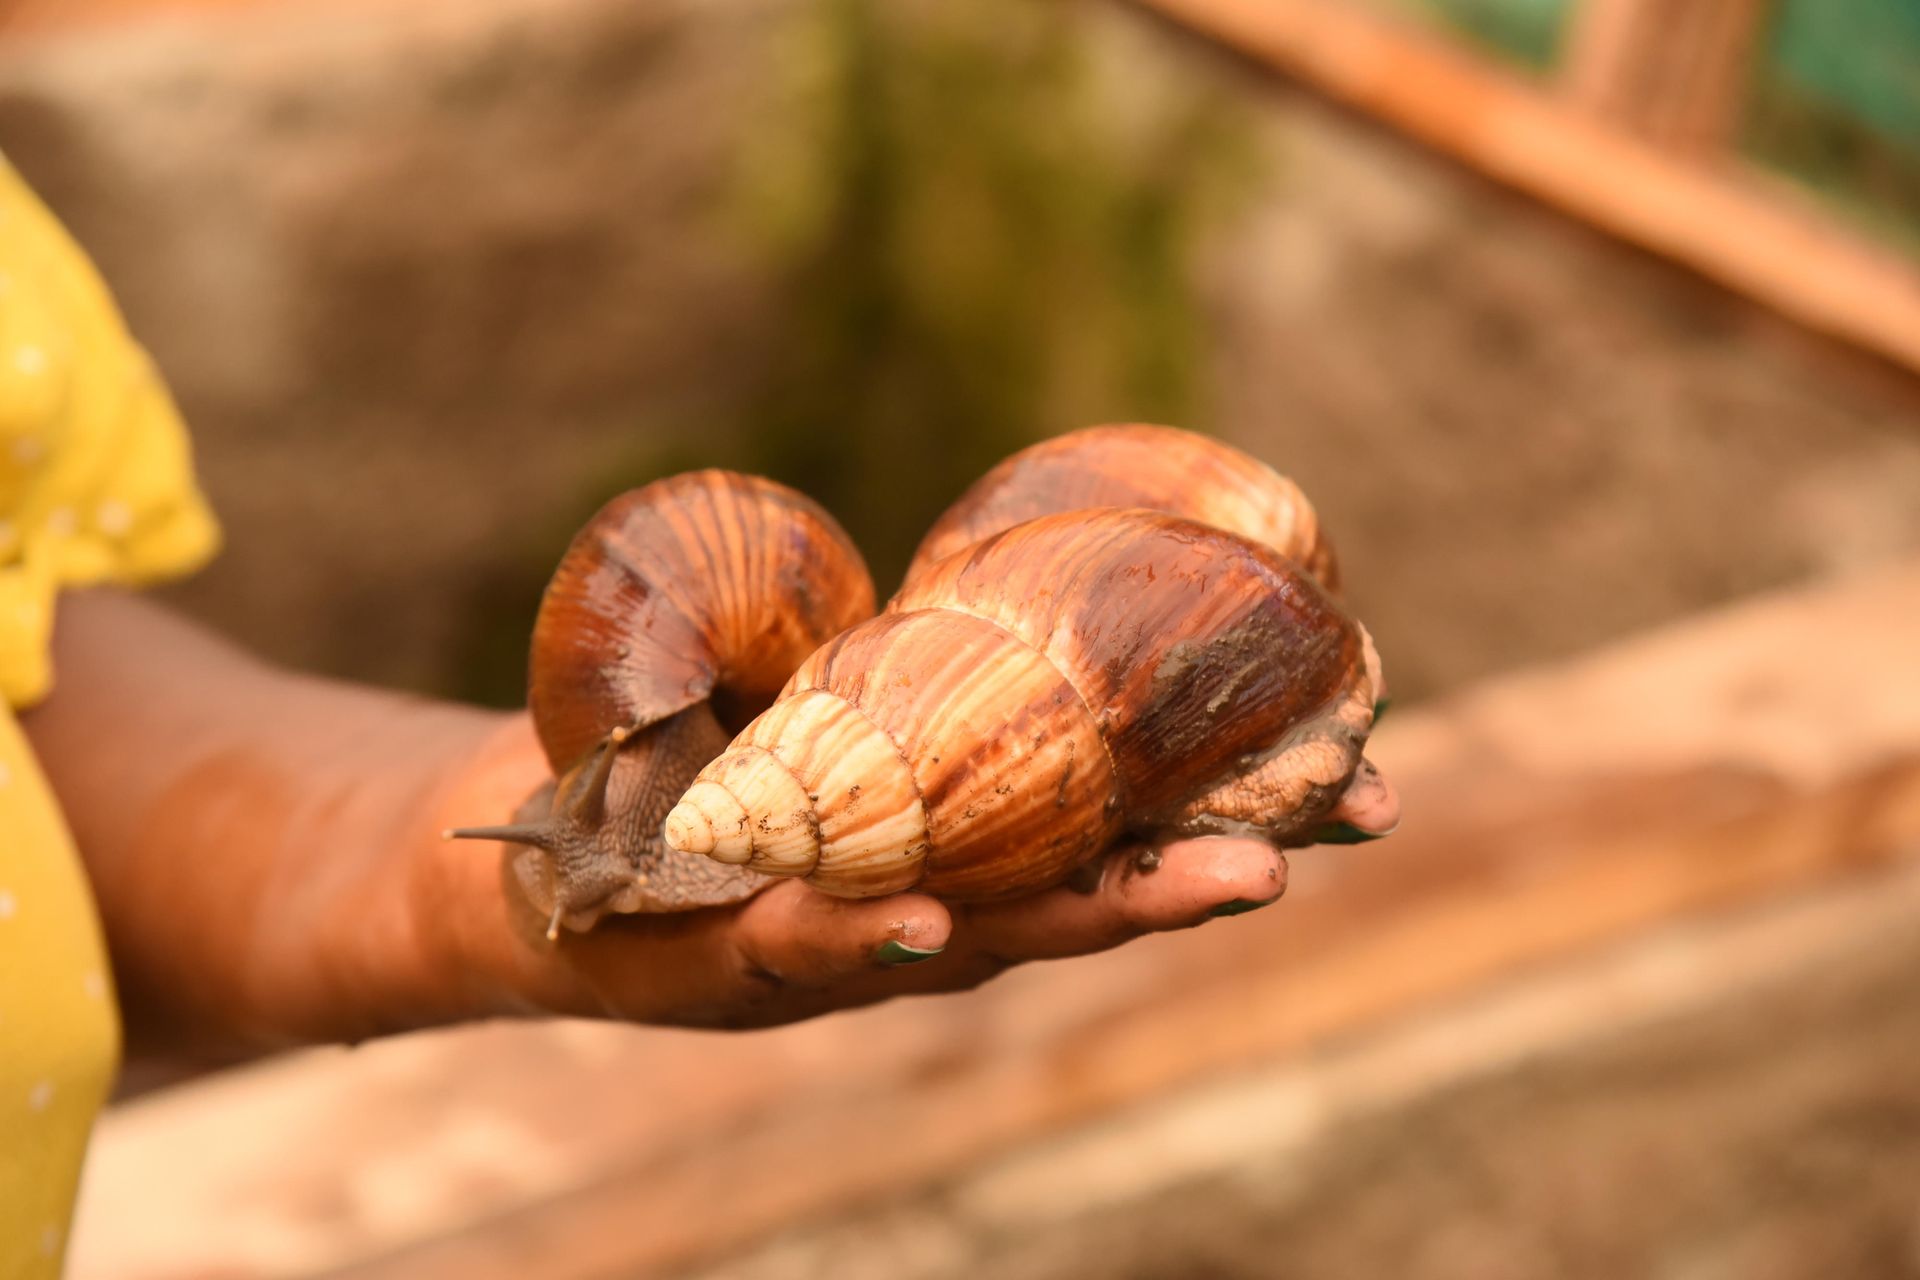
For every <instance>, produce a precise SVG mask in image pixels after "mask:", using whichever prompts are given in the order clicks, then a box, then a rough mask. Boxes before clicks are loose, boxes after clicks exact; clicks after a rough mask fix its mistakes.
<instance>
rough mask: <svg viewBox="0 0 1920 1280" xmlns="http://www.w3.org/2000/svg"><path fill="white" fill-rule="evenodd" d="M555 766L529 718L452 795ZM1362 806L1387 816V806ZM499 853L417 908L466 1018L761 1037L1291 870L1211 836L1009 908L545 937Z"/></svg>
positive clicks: (1247, 846) (471, 857) (1166, 919)
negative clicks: (452, 975) (474, 1001)
mask: <svg viewBox="0 0 1920 1280" xmlns="http://www.w3.org/2000/svg"><path fill="white" fill-rule="evenodd" d="M543 768H544V766H543V765H542V764H541V763H540V760H539V757H538V751H537V749H535V748H534V747H533V745H532V740H531V735H530V733H529V731H528V730H527V729H526V727H525V724H524V722H519V721H516V722H515V723H514V724H512V725H511V726H508V727H506V728H505V729H503V731H502V732H501V733H500V734H499V735H498V736H497V737H496V739H495V740H494V741H493V742H491V743H490V744H489V745H488V747H487V749H486V751H485V752H484V753H483V755H482V758H481V759H480V760H478V761H477V762H476V763H475V767H474V769H473V771H472V773H471V776H470V777H469V778H468V780H467V781H466V782H465V783H464V784H463V785H462V786H461V787H459V788H457V789H456V790H455V792H454V793H452V794H451V795H450V796H449V799H448V804H449V806H450V812H456V811H457V812H462V813H463V815H466V816H470V815H471V814H472V813H473V812H474V811H475V809H474V806H475V805H476V804H477V803H479V801H480V799H481V797H483V796H487V797H491V800H490V803H491V804H492V805H493V806H494V807H495V808H500V807H502V806H506V805H510V803H511V798H513V797H517V796H518V795H520V794H523V793H524V791H525V790H527V789H530V787H531V785H532V784H533V783H534V782H535V781H537V780H538V777H539V775H540V772H541V770H542V769H543ZM1356 795H1365V796H1366V797H1367V803H1369V804H1370V805H1371V806H1372V807H1371V808H1369V809H1368V810H1367V811H1366V812H1365V813H1364V814H1363V813H1359V812H1356V813H1354V814H1351V815H1349V814H1345V813H1341V814H1336V815H1334V817H1335V818H1336V819H1348V818H1352V817H1360V818H1363V819H1364V820H1366V821H1372V822H1377V821H1378V819H1379V817H1380V806H1381V804H1382V803H1390V801H1391V796H1390V793H1389V794H1388V795H1387V797H1386V800H1385V801H1382V800H1381V798H1380V797H1378V796H1373V795H1371V793H1367V792H1364V791H1357V792H1356ZM509 856H511V851H510V850H509V849H507V848H503V847H501V846H498V845H482V846H475V845H473V844H471V843H465V842H462V843H458V844H453V845H442V846H440V850H439V854H438V859H437V862H438V866H437V871H436V874H435V875H434V876H432V877H430V878H428V879H427V880H425V881H423V882H421V883H422V885H423V891H424V892H426V893H427V894H428V901H426V902H425V903H423V909H424V910H426V911H427V912H429V913H430V914H431V915H432V916H433V917H434V918H435V919H436V920H437V921H439V925H438V929H439V931H440V932H441V933H442V936H444V937H445V938H446V939H447V945H448V949H449V952H450V955H451V957H452V959H451V963H452V964H453V965H454V966H456V968H458V969H460V970H461V971H462V976H461V978H460V979H459V985H461V986H462V987H464V988H465V989H468V990H474V989H475V988H473V987H472V983H471V980H472V979H473V978H475V977H480V978H482V984H481V987H480V988H479V990H480V991H481V992H482V995H481V1003H480V1006H479V1007H476V1008H473V1009H471V1010H469V1011H468V1012H470V1013H488V1012H492V1013H501V1012H514V1011H518V1012H529V1011H544V1012H551V1013H561V1014H573V1015H586V1016H607V1017H616V1018H623V1019H629V1020H633V1021H639V1022H648V1023H660V1024H669V1025H684V1026H703V1027H759V1026H770V1025H775V1024H779V1023H784V1022H791V1021H795V1020H797V1019H801V1018H807V1017H813V1016H816V1015H818V1014H822V1013H827V1012H830V1011H832V1010H835V1009H844V1008H853V1007H857V1006H860V1005H866V1004H872V1003H875V1002H877V1001H881V1000H886V999H890V998H892V997H895V996H901V995H911V994H925V993H933V992H943V991H958V990H964V989H967V988H970V987H973V986H977V985H978V984H980V983H981V982H984V981H986V980H987V979H988V978H991V977H993V976H994V975H996V974H998V973H1000V972H1002V971H1003V970H1005V969H1007V968H1009V967H1011V966H1013V965H1016V964H1020V963H1024V962H1027V961H1032V960H1049V959H1060V958H1064V957H1069V956H1077V955H1085V954H1089V953H1092V952H1097V951H1103V950H1106V949H1108V948H1111V947H1115V946H1118V945H1120V944H1121V943H1123V942H1127V941H1129V940H1131V939H1134V938H1138V937H1141V936H1143V935H1145V934H1149V933H1156V932H1163V931H1166V930H1172V929H1184V928H1189V927H1192V926H1194V925H1198V924H1201V923H1203V922H1205V921H1207V920H1209V919H1211V918H1214V917H1216V916H1224V915H1234V914H1240V913H1242V912H1245V911H1250V910H1253V909H1255V908H1257V907H1261V906H1265V905H1267V904H1269V903H1271V902H1274V901H1276V900H1277V899H1279V897H1280V896H1281V894H1282V893H1283V892H1284V891H1285V889H1286V873H1287V865H1286V860H1285V858H1284V856H1283V855H1282V854H1281V853H1280V851H1278V850H1276V849H1274V848H1273V847H1271V846H1270V845H1268V844H1266V843H1265V842H1263V841H1259V840H1252V839H1241V838H1230V837H1218V836H1216V837H1204V838H1198V839H1185V840H1177V841H1172V842H1168V843H1165V844H1161V845H1158V846H1155V847H1152V848H1146V847H1141V846H1134V847H1130V848H1121V849H1117V850H1115V851H1113V852H1111V853H1108V854H1106V855H1105V856H1104V857H1103V858H1102V859H1100V860H1099V861H1098V862H1096V863H1095V864H1093V865H1091V866H1090V867H1088V868H1087V869H1086V870H1085V871H1084V872H1083V873H1082V874H1081V875H1080V876H1078V877H1076V879H1075V882H1074V883H1072V884H1070V885H1067V886H1062V887H1059V888H1055V889H1050V890H1047V891H1045V892H1042V893H1039V894H1035V895H1032V896H1030V897H1026V898H1021V899H1017V900H1014V901H1009V902H1003V903H992V904H978V905H949V904H945V903H941V902H939V901H937V900H935V899H933V898H931V897H928V896H926V895H923V894H916V893H910V892H909V893H901V894H895V895H892V896H889V897H884V898H874V899H865V900H849V899H840V898H833V897H829V896H827V895H825V894H822V893H819V892H817V891H815V890H813V889H811V888H809V887H808V886H807V885H805V884H804V883H801V882H797V881H783V882H781V883H778V884H775V885H773V886H771V887H769V888H768V889H766V890H765V891H763V892H761V893H760V894H758V895H757V896H755V897H753V898H751V899H749V900H748V901H746V902H744V903H740V904H737V905H734V906H728V907H715V908H708V909H705V910H700V911H692V912H685V913H679V914H673V915H629V916H618V915H615V916H607V917H604V918H603V919H602V920H601V921H600V923H599V924H597V925H596V926H595V927H594V928H593V929H592V930H590V931H588V932H585V933H573V932H563V933H562V934H561V935H560V936H559V938H558V939H557V940H556V941H552V942H550V941H548V940H547V938H546V936H545V929H546V920H545V918H544V917H543V916H542V915H541V914H540V913H539V912H537V911H535V910H534V909H533V908H532V907H531V906H530V905H528V904H527V903H526V902H525V901H524V899H523V898H522V897H521V895H520V893H519V891H518V889H517V887H515V885H514V883H513V877H512V876H511V874H510V873H508V872H507V871H506V869H505V866H506V859H507V858H508V857H509Z"/></svg>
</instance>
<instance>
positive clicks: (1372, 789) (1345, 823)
mask: <svg viewBox="0 0 1920 1280" xmlns="http://www.w3.org/2000/svg"><path fill="white" fill-rule="evenodd" d="M1399 825H1400V795H1399V793H1398V792H1397V791H1395V790H1394V788H1393V784H1392V783H1390V782H1388V781H1387V779H1386V775H1384V774H1382V773H1381V772H1380V770H1379V769H1377V768H1375V767H1374V764H1373V761H1371V760H1368V759H1365V758H1364V757H1363V758H1362V759H1361V761H1360V767H1359V768H1358V769H1356V770H1355V771H1354V774H1353V781H1351V782H1349V783H1348V784H1347V789H1346V790H1345V791H1343V792H1341V793H1340V799H1339V800H1338V801H1337V802H1336V803H1335V804H1334V806H1333V808H1332V810H1330V811H1329V812H1328V814H1327V819H1326V823H1325V825H1323V826H1322V827H1320V828H1319V829H1317V830H1315V831H1314V832H1313V833H1312V839H1313V841H1314V842H1315V843H1318V844H1361V843H1364V842H1366V841H1368V840H1378V839H1379V838H1380V837H1381V836H1385V835H1391V834H1393V829H1394V828H1395V827H1397V826H1399Z"/></svg>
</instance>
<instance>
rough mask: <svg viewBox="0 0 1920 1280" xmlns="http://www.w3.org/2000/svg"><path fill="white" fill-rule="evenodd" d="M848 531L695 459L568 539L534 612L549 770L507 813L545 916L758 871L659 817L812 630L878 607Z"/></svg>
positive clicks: (568, 917) (577, 914) (751, 888)
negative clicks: (673, 841)
mask: <svg viewBox="0 0 1920 1280" xmlns="http://www.w3.org/2000/svg"><path fill="white" fill-rule="evenodd" d="M873 603H874V601H873V583H872V580H871V579H870V578H869V577H868V575H867V569H866V565H865V563H864V562H862V560H861V559H860V553H859V552H858V551H856V550H855V549H854V546H853V543H852V541H851V540H849V539H848V537H847V535H846V534H845V533H844V532H843V531H842V530H841V528H840V526H839V525H838V524H837V523H835V522H834V519H833V517H832V516H830V515H828V514H827V513H826V512H825V511H824V510H822V509H821V508H820V507H819V506H818V505H817V504H816V503H814V502H813V501H812V500H811V499H809V498H807V497H804V496H803V495H801V494H798V493H795V492H794V491H793V490H791V489H788V488H786V487H784V486H782V485H777V484H775V483H773V482H772V481H770V480H761V479H758V478H755V477H751V476H742V475H736V474H733V473H731V472H725V471H696V472H691V473H689V474H686V475H680V476H674V477H672V478H670V479H667V480H661V481H659V482H657V483H655V484H650V485H647V486H646V487H645V488H641V489H636V490H634V491H632V492H631V493H626V494H622V495H621V496H620V497H618V498H615V499H614V500H613V501H611V502H609V503H608V504H607V505H606V506H605V507H603V508H601V510H600V512H599V514H597V515H595V516H594V517H593V519H592V520H590V521H588V523H587V525H586V527H585V528H583V529H582V530H581V531H580V533H579V534H578V535H577V536H576V537H575V538H574V540H573V542H572V544H571V545H570V546H569V547H568V548H567V552H566V555H565V556H564V557H562V559H561V561H560V566H559V568H558V569H556V570H555V571H554V575H553V579H552V580H551V581H550V582H549V583H548V585H547V590H546V594H545V596H544V597H542V599H541V602H540V613H539V616H538V618H537V619H536V620H535V622H534V628H533V645H532V652H531V654H530V656H529V658H528V664H527V665H528V696H527V702H528V706H529V708H530V710H531V711H532V713H533V723H534V729H535V732H536V733H537V734H538V736H539V739H540V745H541V748H542V749H543V750H544V751H545V753H546V756H547V761H548V763H550V764H551V765H552V766H553V768H554V771H555V773H556V774H558V775H559V776H558V778H557V779H556V781H555V782H554V783H553V785H552V786H551V787H550V788H548V789H545V790H543V792H542V793H541V794H538V795H536V796H534V797H533V798H532V799H531V800H530V801H529V802H528V804H527V805H526V806H525V807H524V808H523V809H522V810H521V812H520V813H519V814H518V815H516V817H517V819H518V821H516V822H515V823H514V824H513V825H510V826H503V827H470V828H466V829H463V830H459V831H455V832H451V833H450V834H452V835H458V836H466V837H471V838H476V839H496V840H507V841H513V842H516V843H519V844H522V845H525V846H527V848H526V849H525V851H523V852H522V853H520V854H519V855H518V856H516V857H515V859H514V861H513V869H514V873H515V878H516V879H517V880H518V881H519V883H520V886H521V888H522V890H523V891H524V892H525V894H526V896H527V898H528V900H529V901H530V902H531V903H532V904H533V905H534V906H535V907H536V908H537V909H538V910H539V911H540V912H541V914H542V915H544V916H546V917H547V918H548V922H549V923H548V930H547V932H548V936H549V937H552V936H555V935H556V934H557V932H558V930H559V927H560V925H561V924H562V923H565V924H567V925H568V926H569V927H572V928H576V929H585V928H588V927H590V926H591V925H592V924H593V923H594V922H595V921H596V920H598V919H599V918H600V916H601V915H602V914H604V913H605V912H608V911H619V912H660V911H681V910H690V909H693V908H696V907H707V906H720V905H724V904H726V903H731V902H739V901H742V900H744V899H746V898H748V897H751V896H752V895H753V894H754V893H755V892H757V891H758V890H760V889H762V888H764V887H765V886H766V885H767V884H768V883H769V882H768V881H767V879H766V878H765V877H763V876H760V875H756V874H754V873H752V872H750V871H743V870H741V869H739V868H735V867H728V866H723V865H721V864H719V863H716V862H713V861H710V860H708V859H705V858H696V857H689V856H687V855H685V854H679V853H675V852H674V851H672V850H670V849H666V848H664V847H663V846H662V844H661V840H660V823H661V819H662V818H664V817H665V816H666V813H667V810H668V809H669V808H671V807H672V805H673V803H674V801H675V800H677V799H678V798H679V796H680V793H681V792H682V791H683V790H684V789H685V787H686V785H687V784H688V783H689V782H691V781H692V780H693V777H694V775H695V773H696V772H697V771H698V770H699V769H700V767H701V766H702V765H704V764H706V763H707V762H708V761H710V760H712V759H713V758H714V757H715V756H716V755H718V754H719V753H720V752H721V751H722V750H723V749H724V748H725V747H726V745H727V739H728V737H729V735H730V733H731V732H732V731H733V730H734V729H737V728H738V727H739V726H740V725H741V724H742V723H744V722H745V721H746V720H747V719H748V718H750V717H751V716H752V715H753V714H754V712H756V711H758V710H760V709H761V708H762V707H764V706H766V704H767V703H768V702H769V701H771V700H772V698H773V696H774V694H775V693H776V692H777V691H778V690H779V689H780V686H781V684H782V682H784V681H785V680H786V679H787V677H788V676H789V675H791V674H792V672H793V670H794V668H795V667H797V666H798V665H799V664H800V661H801V659H803V658H805V657H806V656H807V654H808V653H809V652H810V651H811V650H812V649H813V648H814V647H815V646H816V645H818V644H820V642H821V641H823V640H825V639H827V638H828V637H829V636H832V635H834V634H835V633H836V632H838V631H840V630H842V629H843V628H845V627H848V626H850V625H852V624H853V623H855V622H858V621H860V620H861V619H862V618H866V617H869V616H871V615H872V613H873Z"/></svg>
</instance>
